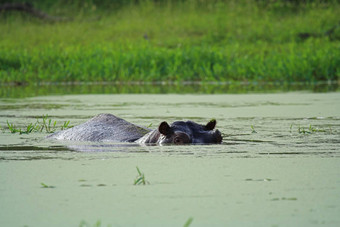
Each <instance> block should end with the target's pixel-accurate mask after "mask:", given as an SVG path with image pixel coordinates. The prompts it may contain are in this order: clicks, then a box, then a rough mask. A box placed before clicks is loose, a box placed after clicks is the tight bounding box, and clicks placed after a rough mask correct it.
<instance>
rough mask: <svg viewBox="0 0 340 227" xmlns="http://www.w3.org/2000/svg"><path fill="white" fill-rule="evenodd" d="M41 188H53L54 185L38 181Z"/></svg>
mask: <svg viewBox="0 0 340 227" xmlns="http://www.w3.org/2000/svg"><path fill="white" fill-rule="evenodd" d="M40 184H41V187H42V188H55V186H52V185H47V184H45V183H40Z"/></svg>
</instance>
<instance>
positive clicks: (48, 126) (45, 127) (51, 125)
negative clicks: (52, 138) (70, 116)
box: [7, 115, 73, 134]
mask: <svg viewBox="0 0 340 227" xmlns="http://www.w3.org/2000/svg"><path fill="white" fill-rule="evenodd" d="M7 127H8V129H9V131H10V132H11V133H19V134H29V133H32V132H43V131H45V132H47V133H53V132H55V131H56V130H57V129H61V130H64V129H67V128H72V127H73V126H70V121H65V122H64V123H63V124H62V125H61V126H59V127H58V126H57V122H56V121H52V119H50V118H48V115H43V116H42V121H40V120H39V119H37V121H36V122H35V123H34V124H33V123H29V124H28V125H27V126H25V127H24V128H23V129H21V128H18V127H17V126H16V125H14V124H13V123H9V122H8V121H7Z"/></svg>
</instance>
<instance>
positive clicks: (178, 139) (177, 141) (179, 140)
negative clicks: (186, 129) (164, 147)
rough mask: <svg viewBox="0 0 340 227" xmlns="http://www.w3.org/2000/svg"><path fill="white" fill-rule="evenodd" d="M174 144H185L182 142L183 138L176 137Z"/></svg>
mask: <svg viewBox="0 0 340 227" xmlns="http://www.w3.org/2000/svg"><path fill="white" fill-rule="evenodd" d="M174 143H175V144H182V143H183V141H182V140H181V138H179V137H175V139H174Z"/></svg>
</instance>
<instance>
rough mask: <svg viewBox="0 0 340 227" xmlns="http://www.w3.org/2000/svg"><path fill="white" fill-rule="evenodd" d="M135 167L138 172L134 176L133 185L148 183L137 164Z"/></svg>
mask: <svg viewBox="0 0 340 227" xmlns="http://www.w3.org/2000/svg"><path fill="white" fill-rule="evenodd" d="M136 169H137V172H138V176H136V179H135V181H134V183H133V184H134V185H140V184H142V185H146V184H150V183H149V182H148V181H147V180H145V176H144V173H142V172H141V171H140V170H139V168H138V166H136Z"/></svg>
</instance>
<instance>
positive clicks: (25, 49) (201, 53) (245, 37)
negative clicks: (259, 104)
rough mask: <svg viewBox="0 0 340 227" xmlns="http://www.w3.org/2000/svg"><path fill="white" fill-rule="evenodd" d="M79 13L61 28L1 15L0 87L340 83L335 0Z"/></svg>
mask: <svg viewBox="0 0 340 227" xmlns="http://www.w3.org/2000/svg"><path fill="white" fill-rule="evenodd" d="M199 3H200V4H199ZM80 9H81V10H79V11H77V12H76V13H72V14H71V13H70V12H69V11H67V10H64V11H62V10H61V12H63V15H62V16H66V17H69V18H70V17H72V19H73V20H72V21H68V22H62V23H47V22H44V21H41V20H39V19H35V18H32V17H30V16H29V15H22V14H18V13H10V14H9V13H5V14H4V13H3V14H2V15H1V17H2V20H0V30H1V31H3V32H1V33H0V82H1V83H11V82H15V83H39V82H69V81H72V82H79V81H123V82H124V81H149V82H152V81H258V82H263V81H269V82H307V83H310V82H315V81H320V80H321V81H325V80H339V77H340V69H339V65H340V42H339V37H340V28H338V27H336V25H337V24H338V23H339V17H338V16H337V15H340V5H339V4H338V3H336V1H334V2H332V3H327V4H326V3H317V2H313V3H310V4H303V5H299V6H296V5H293V4H289V3H285V4H274V3H273V4H259V3H258V2H255V1H226V2H224V1H213V2H212V1H210V3H209V1H199V2H193V1H186V2H182V3H181V2H176V3H171V2H168V3H167V4H157V3H153V2H151V1H147V2H144V3H140V4H137V5H127V6H124V7H120V8H119V9H116V10H104V9H100V8H99V7H95V5H91V4H90V5H89V4H88V5H86V7H85V6H83V7H82V8H80ZM59 11H60V10H59ZM59 11H58V9H55V10H51V9H50V10H49V11H48V12H49V13H54V14H57V13H58V12H59ZM331 28H335V29H334V31H333V32H332V33H331V35H325V33H326V32H327V31H328V30H329V29H331ZM302 33H308V34H310V36H309V37H308V38H305V37H302V36H301V34H302Z"/></svg>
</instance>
